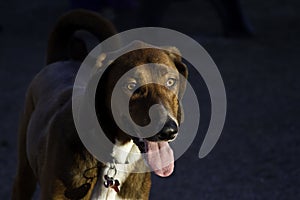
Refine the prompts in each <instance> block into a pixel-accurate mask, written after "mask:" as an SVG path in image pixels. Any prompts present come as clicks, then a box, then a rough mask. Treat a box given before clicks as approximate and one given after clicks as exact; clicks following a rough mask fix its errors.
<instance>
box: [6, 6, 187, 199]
mask: <svg viewBox="0 0 300 200" xmlns="http://www.w3.org/2000/svg"><path fill="white" fill-rule="evenodd" d="M81 29H83V30H86V31H88V32H90V33H92V34H93V35H95V36H96V37H97V38H98V39H99V41H103V40H104V39H106V38H108V37H109V36H112V35H114V34H116V30H115V28H114V26H113V25H112V24H111V23H110V22H108V21H106V20H105V19H103V18H102V17H101V16H99V15H98V14H96V13H93V12H88V11H84V10H76V11H71V12H70V13H67V14H66V15H64V16H62V17H61V18H60V19H59V20H58V22H57V24H56V26H55V27H54V30H53V32H52V33H51V34H50V37H49V41H48V51H47V66H46V67H45V68H43V69H42V70H41V72H39V73H38V74H37V75H36V76H35V78H34V79H33V80H32V82H31V83H30V85H29V88H28V90H27V93H26V99H25V106H24V111H23V112H22V116H21V120H20V126H19V133H18V134H19V135H18V167H17V175H16V178H15V180H14V185H13V192H12V199H22V200H24V199H31V198H32V195H33V193H34V191H35V190H36V184H37V183H38V184H39V186H40V199H45V200H46V199H73V200H75V199H148V198H149V192H150V187H151V177H150V175H151V173H150V171H151V170H150V171H149V170H148V171H145V172H143V173H135V172H134V169H136V168H145V169H146V168H147V169H148V168H150V169H152V170H153V171H154V173H155V174H157V175H159V176H162V177H167V176H169V175H171V174H172V172H173V169H174V158H173V151H172V149H171V147H170V146H169V142H171V141H173V140H174V139H175V138H176V136H177V134H178V128H179V126H180V123H181V122H182V120H183V111H182V108H181V106H180V99H181V98H182V96H183V94H184V91H185V85H186V80H185V79H186V78H187V76H188V71H187V67H186V65H185V64H184V63H183V62H182V59H181V56H180V53H179V51H178V50H177V49H176V48H174V47H170V49H172V51H169V50H165V49H160V48H153V47H151V46H149V45H146V44H145V43H143V42H134V43H133V44H132V45H133V46H138V47H143V48H139V49H136V50H134V51H130V52H128V53H125V54H124V55H121V56H120V57H118V58H117V59H115V60H114V61H112V62H111V61H107V60H106V59H105V57H106V56H105V55H104V56H103V55H99V59H98V60H97V62H96V63H95V66H96V68H97V69H101V65H103V63H104V62H108V63H109V65H108V67H107V70H105V72H104V73H103V76H102V77H101V79H100V80H99V83H98V85H97V89H96V94H95V111H96V115H97V120H98V121H99V124H100V125H101V127H102V129H103V131H104V133H105V135H106V136H107V138H108V139H109V140H110V141H111V143H113V146H114V147H113V149H111V157H112V161H111V162H110V163H109V164H108V163H102V162H100V161H98V160H97V159H96V157H95V156H94V155H93V154H91V153H90V152H89V151H88V150H87V148H86V147H85V146H84V145H83V143H82V141H81V140H80V137H79V136H78V133H77V130H76V127H75V124H74V119H73V115H72V91H73V85H74V80H75V77H76V74H77V71H78V69H79V67H80V64H81V62H82V61H83V59H84V58H85V57H86V56H87V54H88V51H87V49H86V47H85V46H84V43H83V42H82V40H78V39H76V38H75V39H74V38H73V37H72V35H74V33H75V32H76V31H77V30H81ZM145 47H146V48H145ZM174 51H176V52H177V53H174ZM147 63H154V65H158V66H159V68H158V69H159V70H154V69H153V68H151V67H149V68H139V67H137V66H139V65H142V64H147ZM129 70H131V71H132V73H131V74H130V76H128V77H125V79H124V80H125V82H124V84H123V86H124V87H121V88H119V89H118V91H117V93H118V94H119V95H120V97H121V101H122V97H124V98H125V97H126V96H127V97H128V98H130V101H129V112H130V117H131V118H132V121H133V122H134V123H136V124H138V125H139V126H146V125H147V124H149V123H150V121H151V119H150V117H149V115H148V112H149V109H150V107H151V106H152V105H154V104H160V105H161V106H162V108H163V109H161V112H160V113H159V114H158V115H157V117H158V118H160V117H161V116H162V115H164V116H165V117H166V118H165V121H164V124H162V128H161V130H160V131H159V132H158V133H156V134H155V135H153V136H150V137H142V136H141V135H138V134H137V135H134V136H132V135H129V134H128V133H126V132H125V131H123V130H121V129H120V128H119V126H118V125H117V122H116V121H115V120H114V117H113V114H112V108H111V105H110V98H111V96H112V91H113V89H114V86H115V85H116V83H117V81H118V80H119V79H120V78H121V76H123V75H124V74H125V73H126V72H128V71H129ZM95 74H96V75H97V73H95ZM182 77H184V78H182ZM153 79H156V80H155V81H156V82H159V83H161V84H153V83H151V84H143V83H146V82H147V81H148V82H149V81H150V82H151V81H153ZM129 94H130V95H129ZM113 106H115V107H116V109H117V111H118V109H121V105H113ZM127 117H128V116H127ZM158 121H159V120H158ZM120 123H123V124H125V125H129V126H130V125H131V124H130V122H129V121H128V119H127V118H126V117H124V116H122V117H121V122H120ZM132 152H133V153H137V154H138V155H141V156H138V157H136V158H134V159H131V157H130V153H132ZM157 152H159V153H157ZM143 153H144V154H147V155H148V156H146V157H144V156H142V154H143ZM135 155H136V154H135ZM166 161H168V164H167V165H163V164H162V163H164V162H166ZM125 163H127V164H128V166H129V167H128V170H127V171H120V170H118V167H116V166H118V165H122V164H125ZM111 173H112V174H113V175H110V174H111Z"/></svg>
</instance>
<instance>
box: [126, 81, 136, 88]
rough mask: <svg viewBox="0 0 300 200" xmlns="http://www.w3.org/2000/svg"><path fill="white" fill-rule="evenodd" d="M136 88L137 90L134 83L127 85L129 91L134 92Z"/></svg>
mask: <svg viewBox="0 0 300 200" xmlns="http://www.w3.org/2000/svg"><path fill="white" fill-rule="evenodd" d="M135 88H136V83H134V82H132V83H128V84H127V89H128V90H133V89H135Z"/></svg>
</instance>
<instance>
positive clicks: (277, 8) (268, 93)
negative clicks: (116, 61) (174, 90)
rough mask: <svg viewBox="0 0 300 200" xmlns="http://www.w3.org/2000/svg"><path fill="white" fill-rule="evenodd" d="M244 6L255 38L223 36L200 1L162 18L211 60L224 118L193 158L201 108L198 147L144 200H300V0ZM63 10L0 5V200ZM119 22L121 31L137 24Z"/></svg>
mask: <svg viewBox="0 0 300 200" xmlns="http://www.w3.org/2000/svg"><path fill="white" fill-rule="evenodd" d="M241 3H242V6H243V7H244V9H245V12H246V14H247V15H248V17H249V19H250V21H251V22H252V25H253V26H254V28H255V31H256V36H255V37H254V38H248V39H232V38H231V39H230V38H224V37H222V34H221V26H220V23H219V19H218V17H217V15H216V12H215V11H214V9H213V8H212V7H211V6H210V4H209V3H208V2H207V1H205V0H201V1H196V0H193V1H187V2H176V3H173V4H172V5H171V6H170V7H169V9H168V10H167V11H166V15H165V17H164V18H163V24H162V26H168V27H169V28H173V29H176V30H178V31H181V32H183V33H186V34H188V35H190V36H191V37H193V38H195V39H196V40H197V41H198V42H199V43H200V44H202V45H203V46H204V47H205V48H206V50H207V51H208V52H209V53H210V55H211V56H212V58H213V59H214V61H215V62H216V64H217V66H218V67H219V70H220V72H221V74H222V77H223V80H224V83H225V87H226V92H227V98H228V99H227V100H228V111H227V118H226V124H225V127H224V130H223V133H222V136H221V138H220V140H219V142H218V143H217V145H216V147H215V148H214V150H213V151H212V152H211V153H210V154H209V155H208V156H207V157H205V158H204V159H199V158H198V151H199V147H200V145H201V143H202V141H203V137H204V134H205V130H206V129H207V125H208V120H209V117H208V114H209V109H208V108H207V103H203V105H202V104H201V105H200V106H202V107H201V110H203V111H204V115H203V116H204V117H203V120H202V121H201V123H200V127H199V133H198V135H197V137H196V139H195V141H194V142H193V144H192V145H191V147H190V148H189V149H188V151H187V152H186V153H185V154H184V155H183V156H182V157H181V158H180V159H179V160H177V162H176V169H175V173H174V174H173V175H172V176H171V177H169V178H166V179H162V178H158V177H155V176H153V187H152V190H151V197H150V198H151V199H246V200H248V199H249V200H250V199H251V200H252V199H253V200H254V199H263V200H265V199H280V200H281V199H295V200H296V199H300V190H299V187H300V161H299V158H300V157H299V156H300V134H299V128H300V127H299V119H300V118H299V113H300V112H299V111H300V105H299V102H300V94H299V93H300V90H299V89H300V88H299V86H300V81H299V74H300V68H299V64H300V62H299V56H300V39H299V37H300V14H299V10H300V1H298V0H287V1H284V0H273V1H259V0H241ZM68 7H69V5H68V1H59V0H55V1H46V0H31V1H20V0H19V1H17V0H11V1H1V2H0V10H1V12H0V25H1V26H2V28H3V30H2V32H0V92H1V101H0V111H1V114H0V130H1V134H0V199H9V198H10V192H11V185H12V181H13V177H14V174H15V170H16V139H17V138H16V130H17V124H18V116H19V112H20V110H21V108H22V105H23V100H24V94H25V90H26V87H27V85H28V84H29V82H30V80H31V79H32V78H33V76H34V75H35V74H36V73H37V72H38V71H39V70H40V69H41V68H42V67H43V66H44V63H45V49H46V41H47V36H48V33H49V30H50V29H51V27H52V26H53V23H54V22H55V20H56V18H57V17H58V16H59V15H60V14H62V13H63V12H65V11H66V10H67V9H68ZM123 14H124V13H123ZM125 15H126V13H125ZM126 16H127V17H128V18H123V20H120V21H118V26H119V27H121V28H120V29H124V27H126V26H127V25H128V24H130V23H131V22H132V21H133V20H134V15H133V14H127V15H126ZM191 79H193V76H192V77H191ZM193 81H194V82H197V80H193ZM200 82H201V81H200V80H199V87H201V83H200ZM203 91H205V89H203ZM205 112H206V113H208V114H205ZM201 114H202V113H201ZM201 116H202V115H201Z"/></svg>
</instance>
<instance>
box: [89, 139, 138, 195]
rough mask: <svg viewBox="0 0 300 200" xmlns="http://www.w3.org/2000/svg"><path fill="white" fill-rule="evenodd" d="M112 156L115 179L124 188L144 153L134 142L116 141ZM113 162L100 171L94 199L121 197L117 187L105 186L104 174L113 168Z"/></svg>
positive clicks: (93, 193)
mask: <svg viewBox="0 0 300 200" xmlns="http://www.w3.org/2000/svg"><path fill="white" fill-rule="evenodd" d="M112 157H113V158H114V160H115V163H116V164H115V165H114V167H115V168H116V174H115V175H114V177H113V178H114V179H115V180H118V181H119V183H120V186H118V187H119V189H121V188H122V185H123V183H124V182H125V181H126V179H127V178H128V176H129V175H130V173H131V172H133V171H134V169H135V168H136V164H137V163H139V164H140V163H143V162H138V161H141V159H143V158H142V155H141V154H140V151H139V149H138V147H137V146H136V145H135V144H134V143H133V142H132V141H130V142H128V143H127V144H125V145H120V143H119V142H116V145H115V146H114V149H113V152H112ZM111 165H112V163H108V164H107V165H106V167H105V168H103V169H102V171H101V173H99V177H98V181H97V183H96V185H95V187H94V189H93V192H92V198H91V199H92V200H114V199H115V200H117V199H123V198H121V197H120V196H119V195H118V193H117V192H116V191H115V189H113V188H111V187H105V185H104V181H105V179H104V176H105V175H107V174H108V171H109V170H111V169H110V167H111Z"/></svg>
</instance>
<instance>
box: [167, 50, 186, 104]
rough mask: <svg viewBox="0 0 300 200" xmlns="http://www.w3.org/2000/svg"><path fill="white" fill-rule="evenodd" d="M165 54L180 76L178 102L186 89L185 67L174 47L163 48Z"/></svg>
mask: <svg viewBox="0 0 300 200" xmlns="http://www.w3.org/2000/svg"><path fill="white" fill-rule="evenodd" d="M164 49H165V50H166V53H167V54H168V55H169V57H170V58H171V59H172V60H173V62H174V64H175V66H176V68H177V70H178V72H179V73H180V74H181V75H182V76H180V80H179V82H180V86H179V94H178V100H181V99H182V97H183V94H184V92H185V88H186V80H187V78H188V69H187V66H186V65H185V64H184V63H183V62H182V58H181V53H180V51H179V50H178V49H177V48H176V47H165V48H164Z"/></svg>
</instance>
